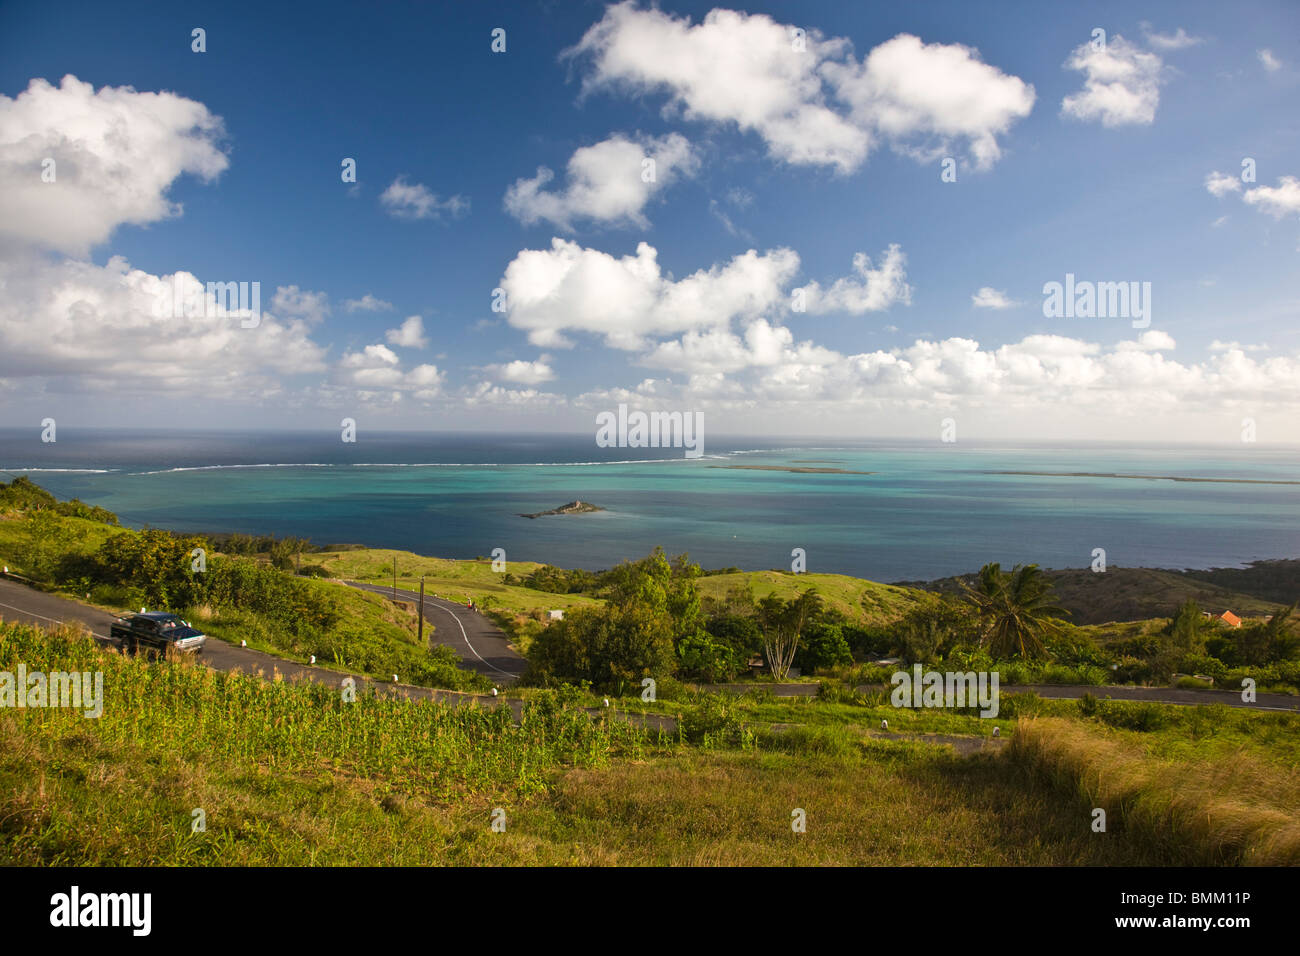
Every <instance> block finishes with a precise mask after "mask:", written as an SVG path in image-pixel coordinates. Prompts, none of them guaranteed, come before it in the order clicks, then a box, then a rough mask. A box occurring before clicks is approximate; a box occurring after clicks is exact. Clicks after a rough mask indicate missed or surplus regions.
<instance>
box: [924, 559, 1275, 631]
mask: <svg viewBox="0 0 1300 956" xmlns="http://www.w3.org/2000/svg"><path fill="white" fill-rule="evenodd" d="M1004 570H1005V569H1004ZM1044 573H1045V574H1046V576H1047V577H1048V578H1049V579H1050V580H1051V581H1052V584H1053V586H1054V587H1055V588H1056V597H1057V602H1056V603H1057V604H1059V605H1061V607H1063V608H1065V609H1066V610H1068V611H1069V612H1070V613H1071V618H1070V620H1071V621H1072V622H1073V623H1075V624H1107V623H1110V622H1112V621H1137V620H1145V619H1147V618H1154V617H1170V616H1172V615H1173V613H1174V612H1175V611H1176V610H1177V609H1178V606H1179V605H1180V604H1182V603H1183V602H1184V601H1187V600H1188V599H1189V598H1190V599H1192V600H1195V601H1196V603H1197V604H1199V605H1200V606H1201V610H1203V611H1210V612H1212V613H1214V614H1221V613H1223V612H1224V611H1232V612H1233V613H1234V614H1237V615H1239V616H1241V617H1267V616H1269V615H1271V614H1273V613H1274V612H1276V611H1277V610H1278V609H1279V608H1280V607H1282V606H1283V605H1285V604H1290V603H1291V602H1292V601H1295V600H1297V599H1300V560H1280V561H1257V562H1255V563H1254V564H1252V565H1250V566H1249V567H1246V568H1214V569H1211V570H1208V571H1166V570H1159V569H1156V568H1119V567H1115V566H1114V565H1111V566H1110V567H1108V568H1107V569H1106V570H1105V571H1104V572H1102V573H1094V572H1093V571H1092V570H1090V569H1089V568H1062V569H1059V570H1045V571H1044ZM975 580H976V576H975V575H974V574H967V575H958V576H956V577H950V578H939V579H937V580H934V581H903V582H899V585H900V586H902V587H914V588H923V589H925V590H928V591H936V592H939V593H944V594H957V593H961V582H962V581H965V582H966V583H968V584H972V585H973V584H974V583H975Z"/></svg>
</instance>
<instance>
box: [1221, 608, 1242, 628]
mask: <svg viewBox="0 0 1300 956" xmlns="http://www.w3.org/2000/svg"><path fill="white" fill-rule="evenodd" d="M1219 620H1220V621H1227V622H1228V623H1229V624H1231V625H1232V626H1233V627H1241V618H1239V617H1237V615H1235V614H1233V613H1232V612H1231V611H1224V612H1223V613H1222V614H1220V615H1219Z"/></svg>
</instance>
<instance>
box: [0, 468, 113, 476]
mask: <svg viewBox="0 0 1300 956" xmlns="http://www.w3.org/2000/svg"><path fill="white" fill-rule="evenodd" d="M0 471H7V472H9V473H10V474H13V475H19V474H34V473H35V472H38V471H57V472H60V473H62V474H66V475H108V474H112V473H113V472H115V471H117V469H116V468H0Z"/></svg>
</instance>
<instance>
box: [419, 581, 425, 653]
mask: <svg viewBox="0 0 1300 956" xmlns="http://www.w3.org/2000/svg"><path fill="white" fill-rule="evenodd" d="M420 646H421V647H424V575H423V574H421V575H420Z"/></svg>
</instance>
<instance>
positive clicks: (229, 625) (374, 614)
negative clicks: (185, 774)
mask: <svg viewBox="0 0 1300 956" xmlns="http://www.w3.org/2000/svg"><path fill="white" fill-rule="evenodd" d="M123 533H126V534H135V532H131V531H126V530H124V529H122V528H117V527H111V526H109V525H106V524H103V523H100V522H96V521H88V520H85V519H82V518H73V517H58V516H55V515H46V516H43V517H42V518H41V519H40V521H36V520H33V518H32V517H31V516H24V517H10V518H0V563H3V564H5V565H7V566H8V567H9V568H10V569H12V570H14V571H16V572H18V573H20V574H24V575H27V576H29V577H33V578H36V579H38V580H44V579H47V575H45V574H42V573H40V571H39V569H37V568H34V567H33V566H32V564H33V560H34V559H39V560H41V561H42V563H46V559H45V558H41V557H40V555H39V554H37V553H36V551H34V549H36V548H39V549H43V550H44V551H46V552H48V555H46V557H47V558H48V557H52V556H62V557H64V558H67V557H80V558H89V557H90V556H91V555H93V554H94V553H95V552H96V551H97V550H98V549H99V548H100V546H101V545H103V543H104V542H105V541H106V540H108V539H109V538H110V537H112V536H113V535H116V534H123ZM214 557H215V555H214ZM267 572H268V573H272V572H270V571H269V569H267ZM284 577H285V578H286V579H287V580H286V581H285V585H286V587H288V586H291V587H292V588H294V589H296V591H297V592H299V593H300V599H301V602H302V606H303V607H312V608H314V609H320V610H321V611H322V613H324V614H325V615H326V616H327V617H328V618H329V625H328V626H327V627H322V628H301V629H297V630H295V629H294V628H290V627H286V626H285V622H284V620H283V617H282V616H281V617H275V616H271V615H268V614H264V613H260V612H258V611H255V610H250V609H248V608H240V607H230V606H221V607H214V606H212V605H210V604H206V603H203V604H198V605H196V606H191V607H168V608H166V610H170V611H174V612H176V613H179V614H181V615H182V616H183V617H185V618H186V619H187V620H192V621H194V622H195V623H196V624H197V625H198V626H200V627H201V628H202V629H203V630H204V631H205V632H207V633H208V634H210V635H211V636H213V637H215V638H219V639H221V640H225V641H229V642H231V643H234V644H238V643H239V642H240V641H241V640H242V641H247V642H248V645H249V646H250V647H253V648H256V649H258V650H262V651H266V652H268V653H271V654H275V655H278V656H280V657H284V658H288V659H290V660H297V661H302V662H305V661H307V660H308V658H309V657H311V656H313V655H314V656H315V657H316V658H317V664H318V665H319V666H322V667H337V668H339V669H344V670H348V671H353V672H359V673H363V674H369V675H371V676H375V677H382V678H388V677H389V676H390V675H392V674H398V675H399V676H400V677H401V679H402V680H403V681H404V682H405V683H412V684H422V685H425V686H434V687H445V688H448V689H452V690H487V689H489V687H490V682H489V681H488V680H487V679H486V678H482V677H480V676H478V675H476V674H474V673H473V672H471V671H468V670H464V669H462V668H460V667H459V666H458V665H459V658H457V657H456V655H455V654H454V653H453V652H452V651H450V650H448V649H446V648H442V647H434V648H430V647H428V646H427V640H426V644H425V645H421V644H420V643H419V640H418V638H417V621H416V618H415V615H414V614H413V613H411V612H408V611H404V610H402V609H401V608H398V607H396V606H394V605H393V604H392V603H391V602H390V601H388V600H387V599H385V598H383V597H382V596H380V595H375V594H368V593H366V592H363V591H358V590H356V589H355V588H348V587H344V586H342V585H338V584H333V583H331V582H328V581H319V580H313V579H310V578H306V577H295V576H290V575H285V576H284ZM50 589H51V590H53V591H56V592H61V593H64V594H67V595H68V596H71V597H75V598H77V599H78V600H82V601H88V602H89V603H92V604H95V605H97V606H99V607H101V608H104V609H105V610H108V611H111V612H113V613H124V612H127V611H131V610H135V609H137V608H139V607H140V606H143V605H144V604H147V603H149V602H146V601H144V600H143V599H142V598H141V597H140V595H139V594H138V593H135V592H134V591H133V590H132V589H130V588H128V587H124V586H121V585H114V584H95V583H92V582H74V581H68V580H64V581H60V582H58V583H57V584H51V585H50ZM429 628H431V625H426V630H428V629H429ZM426 637H427V635H426Z"/></svg>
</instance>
